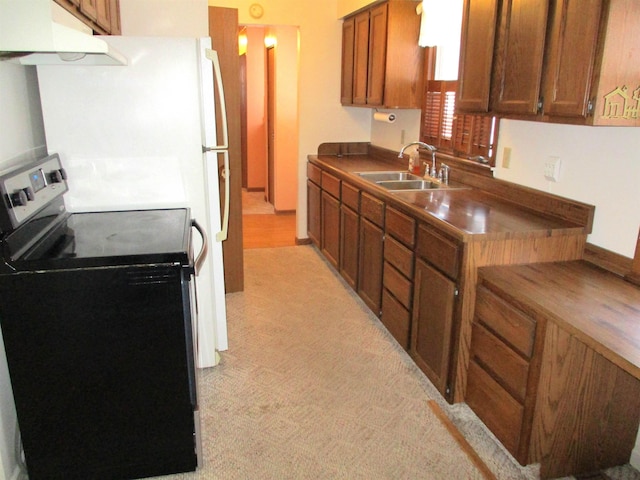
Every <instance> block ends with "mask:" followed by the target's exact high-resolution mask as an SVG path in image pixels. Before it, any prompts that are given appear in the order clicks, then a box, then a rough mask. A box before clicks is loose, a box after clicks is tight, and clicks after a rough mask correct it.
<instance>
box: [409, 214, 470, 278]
mask: <svg viewBox="0 0 640 480" xmlns="http://www.w3.org/2000/svg"><path fill="white" fill-rule="evenodd" d="M416 252H417V254H418V255H419V256H421V257H422V258H424V259H425V260H427V261H428V262H429V263H431V264H433V265H435V266H436V267H437V268H439V269H440V270H441V271H442V272H443V273H445V274H446V275H448V276H449V277H450V278H453V279H456V278H458V269H459V265H460V246H459V245H458V244H457V243H455V242H454V241H453V240H449V239H448V238H446V237H444V236H442V235H440V234H438V233H436V232H435V231H433V227H427V226H425V225H420V226H419V227H418V246H417V247H416Z"/></svg>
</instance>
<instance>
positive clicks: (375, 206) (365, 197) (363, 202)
mask: <svg viewBox="0 0 640 480" xmlns="http://www.w3.org/2000/svg"><path fill="white" fill-rule="evenodd" d="M360 214H361V215H362V216H363V217H364V218H366V219H368V220H370V221H371V222H372V223H374V224H376V225H377V226H379V227H383V226H384V202H383V201H381V200H378V199H377V198H374V197H372V196H371V195H369V194H368V193H365V192H362V195H361V198H360Z"/></svg>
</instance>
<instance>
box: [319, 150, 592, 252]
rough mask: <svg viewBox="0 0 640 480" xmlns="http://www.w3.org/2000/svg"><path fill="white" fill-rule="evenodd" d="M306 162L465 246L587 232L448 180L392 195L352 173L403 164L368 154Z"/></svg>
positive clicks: (398, 166)
mask: <svg viewBox="0 0 640 480" xmlns="http://www.w3.org/2000/svg"><path fill="white" fill-rule="evenodd" d="M309 160H310V161H311V162H312V163H316V164H319V165H320V166H321V167H322V168H323V169H325V170H328V171H329V172H330V173H332V174H334V175H336V176H338V177H339V178H341V179H343V180H346V181H348V182H349V183H351V184H354V185H356V186H357V187H359V188H360V189H362V190H364V191H367V192H368V193H371V194H373V195H374V196H377V197H379V198H382V199H384V200H385V201H386V202H388V203H389V204H391V205H392V206H394V207H396V208H400V209H401V210H405V211H406V212H408V213H410V214H413V215H414V216H417V217H418V218H420V219H422V220H424V221H425V222H429V223H433V224H435V225H437V226H438V227H439V228H441V229H443V230H445V231H446V232H447V233H449V234H450V235H452V236H454V237H455V238H458V239H460V240H462V241H464V242H472V241H479V240H487V239H489V240H497V239H505V238H518V237H527V238H531V237H536V236H541V237H542V236H544V237H547V236H551V235H584V234H585V233H587V232H586V231H585V228H584V226H583V225H579V224H577V223H573V222H571V221H568V220H564V219H558V218H554V217H552V216H547V215H544V214H542V213H539V212H536V211H534V210H532V209H527V208H526V207H523V206H522V205H517V204H515V203H512V202H509V201H506V200H504V199H502V198H500V197H499V196H497V195H492V194H490V193H487V192H485V191H482V190H480V189H477V188H473V187H470V186H467V185H464V184H460V183H455V182H451V184H450V187H455V188H439V189H433V190H427V191H408V192H398V191H394V192H392V191H389V190H387V189H385V188H383V187H380V186H378V185H376V184H374V183H372V182H369V181H367V180H364V179H362V178H361V177H360V176H358V175H357V174H356V173H355V172H365V171H386V170H397V171H402V170H403V168H402V165H403V164H404V162H403V163H402V164H401V163H399V161H398V160H395V161H393V160H391V159H381V158H378V157H372V156H369V155H345V156H342V157H340V156H335V155H309ZM461 187H465V188H461Z"/></svg>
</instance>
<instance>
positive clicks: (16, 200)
mask: <svg viewBox="0 0 640 480" xmlns="http://www.w3.org/2000/svg"><path fill="white" fill-rule="evenodd" d="M27 201H28V199H27V194H26V193H25V192H24V190H18V191H16V192H14V193H12V194H11V204H12V205H13V206H14V207H24V206H25V205H26V204H27Z"/></svg>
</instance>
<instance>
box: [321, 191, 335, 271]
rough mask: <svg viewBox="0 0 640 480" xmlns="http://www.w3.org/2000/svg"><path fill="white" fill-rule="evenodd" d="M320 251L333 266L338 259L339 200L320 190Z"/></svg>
mask: <svg viewBox="0 0 640 480" xmlns="http://www.w3.org/2000/svg"><path fill="white" fill-rule="evenodd" d="M321 212H322V213H321V214H322V229H321V232H322V240H321V241H320V244H321V245H322V247H321V248H322V253H323V254H324V256H325V257H326V258H327V260H329V263H330V264H331V265H333V267H334V268H336V269H337V268H338V262H339V261H340V201H339V200H338V199H336V198H334V197H333V196H331V195H329V194H328V193H327V192H324V191H323V192H322V207H321Z"/></svg>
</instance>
